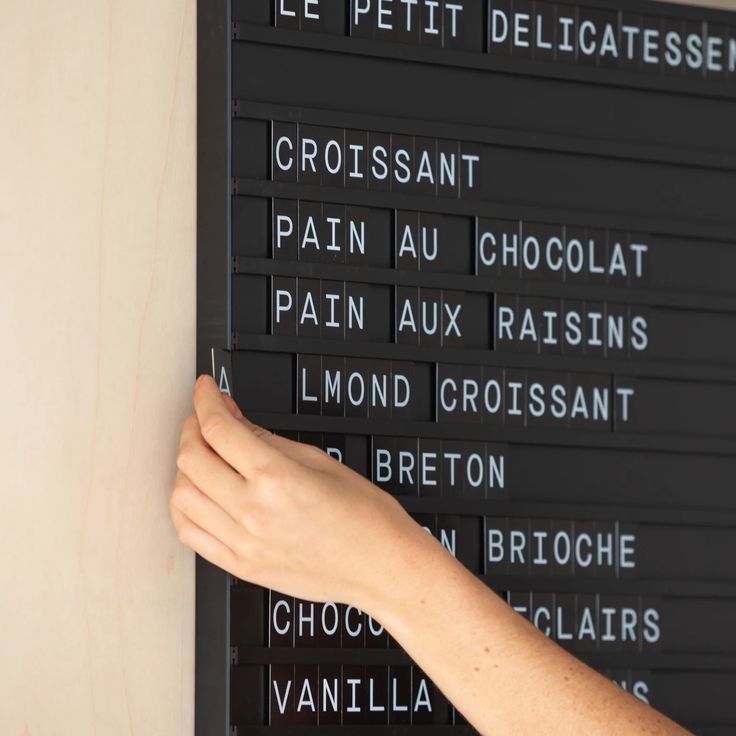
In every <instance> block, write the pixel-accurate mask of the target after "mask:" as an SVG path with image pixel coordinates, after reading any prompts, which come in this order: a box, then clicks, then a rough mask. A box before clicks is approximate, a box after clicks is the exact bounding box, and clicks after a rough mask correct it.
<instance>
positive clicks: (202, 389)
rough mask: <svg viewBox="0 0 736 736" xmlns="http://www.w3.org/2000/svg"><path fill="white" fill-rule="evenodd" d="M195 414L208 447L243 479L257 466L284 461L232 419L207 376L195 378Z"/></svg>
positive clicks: (272, 448) (274, 449) (273, 449)
mask: <svg viewBox="0 0 736 736" xmlns="http://www.w3.org/2000/svg"><path fill="white" fill-rule="evenodd" d="M194 411H195V412H196V414H197V420H198V421H199V426H200V430H201V432H202V437H204V439H205V441H206V442H207V444H208V445H209V446H210V447H211V448H212V449H213V450H214V451H215V452H216V453H217V454H218V455H219V456H220V457H221V458H222V459H223V460H225V462H227V463H228V464H229V465H232V467H233V468H235V470H237V471H238V472H239V473H240V474H241V475H242V476H243V477H245V478H248V477H249V476H252V475H253V474H254V472H255V471H256V470H257V469H258V468H259V467H262V466H264V465H268V464H270V463H272V462H276V461H283V460H284V459H285V457H284V455H283V453H280V452H279V451H278V450H277V449H276V448H274V447H272V446H271V445H269V444H268V443H267V442H264V441H263V440H262V439H261V438H260V437H259V436H258V435H257V434H256V433H255V432H253V430H252V429H250V428H249V427H248V426H247V425H246V424H244V423H243V422H241V421H239V420H238V419H236V418H235V417H234V416H233V414H232V412H231V411H230V409H229V408H228V406H227V404H226V403H225V401H224V399H223V396H222V394H221V393H220V389H219V388H218V386H217V384H216V383H215V381H214V380H213V379H212V378H211V377H210V376H200V377H199V378H198V379H197V383H196V385H195V388H194Z"/></svg>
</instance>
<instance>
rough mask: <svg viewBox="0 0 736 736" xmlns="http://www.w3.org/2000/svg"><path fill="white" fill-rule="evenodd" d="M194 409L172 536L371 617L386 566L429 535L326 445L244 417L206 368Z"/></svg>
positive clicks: (237, 572) (247, 575) (404, 561)
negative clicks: (288, 435)
mask: <svg viewBox="0 0 736 736" xmlns="http://www.w3.org/2000/svg"><path fill="white" fill-rule="evenodd" d="M194 408H195V414H194V415H192V416H190V417H188V418H187V419H186V421H185V422H184V426H183V429H182V433H181V441H180V449H179V454H178V457H177V467H178V472H177V478H176V484H175V486H174V490H173V492H172V494H171V499H170V504H169V505H170V511H171V517H172V520H173V522H174V525H175V527H176V529H177V533H178V535H179V538H180V540H181V541H182V542H183V543H184V544H186V545H188V546H189V547H191V548H192V549H194V550H195V551H196V552H197V553H198V554H200V555H201V556H202V557H204V558H205V559H207V560H209V561H210V562H212V563H213V564H215V565H217V566H219V567H221V568H223V569H225V570H227V571H228V572H229V573H231V574H232V575H234V576H236V577H238V578H241V579H243V580H248V581H250V582H253V583H256V584H258V585H262V586H264V587H267V588H271V589H273V590H276V591H279V592H281V593H284V594H287V595H292V596H295V597H297V598H301V599H306V600H311V601H321V602H324V601H335V602H339V603H347V604H351V605H355V606H357V607H359V608H361V609H362V610H364V611H366V612H367V613H369V614H371V615H379V616H380V609H381V605H382V601H383V600H384V599H385V598H386V596H387V595H388V596H390V584H391V581H392V580H398V578H399V577H400V576H398V575H396V574H395V573H396V572H397V570H398V569H399V568H401V569H402V570H405V569H406V568H407V566H409V565H411V564H412V561H413V560H416V559H418V557H417V556H415V554H414V553H415V552H418V551H419V549H420V548H426V547H428V546H430V545H432V544H436V543H435V542H434V540H433V538H432V537H431V536H430V535H429V534H427V533H426V532H425V531H424V530H423V529H422V528H421V527H420V526H419V525H418V524H416V523H415V522H414V521H413V520H412V519H411V517H409V516H408V514H407V513H406V512H405V511H404V510H403V509H402V507H401V506H400V505H399V503H398V502H397V501H396V500H395V499H394V498H392V497H391V496H389V495H388V494H387V493H385V492H383V491H382V490H380V489H379V488H377V487H376V486H375V485H373V484H372V483H370V482H369V481H368V480H366V479H365V478H363V477H362V476H360V475H359V474H358V473H355V472H354V471H353V470H351V469H350V468H348V467H347V466H345V465H342V464H341V463H340V462H338V461H337V460H335V459H334V458H332V457H330V456H329V455H328V454H327V453H325V452H323V451H322V450H320V449H318V448H315V447H312V446H310V445H305V444H302V443H299V442H293V441H291V440H288V439H286V438H283V437H277V436H275V435H273V434H271V433H270V432H267V431H266V430H264V429H262V428H260V427H257V426H255V425H253V424H252V423H250V422H249V421H248V420H247V419H246V418H245V417H243V415H242V413H241V412H240V410H239V409H238V407H237V405H236V404H235V402H234V401H232V399H230V398H229V397H226V396H223V395H222V394H221V393H220V391H219V389H218V387H217V385H216V383H215V382H214V381H213V380H212V379H211V378H210V377H209V376H202V377H200V378H199V379H198V381H197V383H196V386H195V391H194ZM437 546H439V545H437Z"/></svg>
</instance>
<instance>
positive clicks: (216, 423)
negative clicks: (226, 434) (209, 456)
mask: <svg viewBox="0 0 736 736" xmlns="http://www.w3.org/2000/svg"><path fill="white" fill-rule="evenodd" d="M226 427H227V419H226V417H224V416H223V415H222V414H219V413H218V414H212V415H211V416H209V417H207V419H205V421H204V422H203V423H202V437H204V438H205V440H207V442H208V443H210V442H212V441H215V440H217V438H218V437H219V436H221V435H222V433H223V431H224V430H225V428H226Z"/></svg>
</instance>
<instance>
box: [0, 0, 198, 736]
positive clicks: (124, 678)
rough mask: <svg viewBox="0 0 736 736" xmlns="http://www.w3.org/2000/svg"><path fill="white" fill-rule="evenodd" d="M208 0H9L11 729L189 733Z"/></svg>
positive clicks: (1, 438) (1, 626)
mask: <svg viewBox="0 0 736 736" xmlns="http://www.w3.org/2000/svg"><path fill="white" fill-rule="evenodd" d="M195 16H196V14H195V3H194V1H193V0H116V1H112V0H65V2H63V3H58V2H50V1H44V0H0V57H1V58H2V63H0V99H1V100H2V112H1V113H0V257H1V260H0V280H1V288H0V345H2V350H3V353H2V361H0V364H1V366H2V367H1V368H0V371H2V373H1V374H0V378H1V384H0V385H2V391H3V396H2V400H1V404H2V410H1V411H2V422H0V467H2V469H3V479H2V490H0V530H1V535H0V539H1V540H2V541H0V545H2V556H1V557H0V734H3V736H57V735H64V736H66V735H67V734H68V735H69V736H87V734H98V735H99V736H116V735H117V734H125V735H130V734H136V735H138V734H140V735H141V736H158V735H159V734H160V735H162V736H185V735H186V734H189V733H191V732H192V730H193V726H192V724H193V659H194V655H193V643H194V634H193V630H194V629H193V626H194V566H193V557H192V555H191V554H189V553H188V552H186V551H184V550H183V549H182V548H181V547H180V545H179V544H178V541H177V539H176V537H175V535H174V534H173V533H172V530H171V528H170V524H169V521H168V516H167V493H168V491H169V489H170V485H171V483H172V479H173V458H174V455H175V447H176V440H177V435H178V432H177V425H178V424H179V422H180V420H181V419H183V417H184V416H185V413H186V411H187V404H188V399H189V392H190V386H191V384H192V382H193V376H194V338H195V235H194V231H195V99H196V97H195V95H196V90H195V28H196V26H195V21H196V17H195Z"/></svg>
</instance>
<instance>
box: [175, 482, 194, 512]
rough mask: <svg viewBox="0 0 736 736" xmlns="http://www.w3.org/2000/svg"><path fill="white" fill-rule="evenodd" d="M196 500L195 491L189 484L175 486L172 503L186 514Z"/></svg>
mask: <svg viewBox="0 0 736 736" xmlns="http://www.w3.org/2000/svg"><path fill="white" fill-rule="evenodd" d="M194 501H195V497H194V493H193V492H192V489H191V488H190V487H189V486H185V485H181V484H179V485H177V486H175V488H174V491H173V492H172V494H171V500H170V504H171V506H172V507H173V508H175V509H177V510H179V511H181V512H182V513H184V514H186V513H187V511H191V509H192V505H193V504H194Z"/></svg>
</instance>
